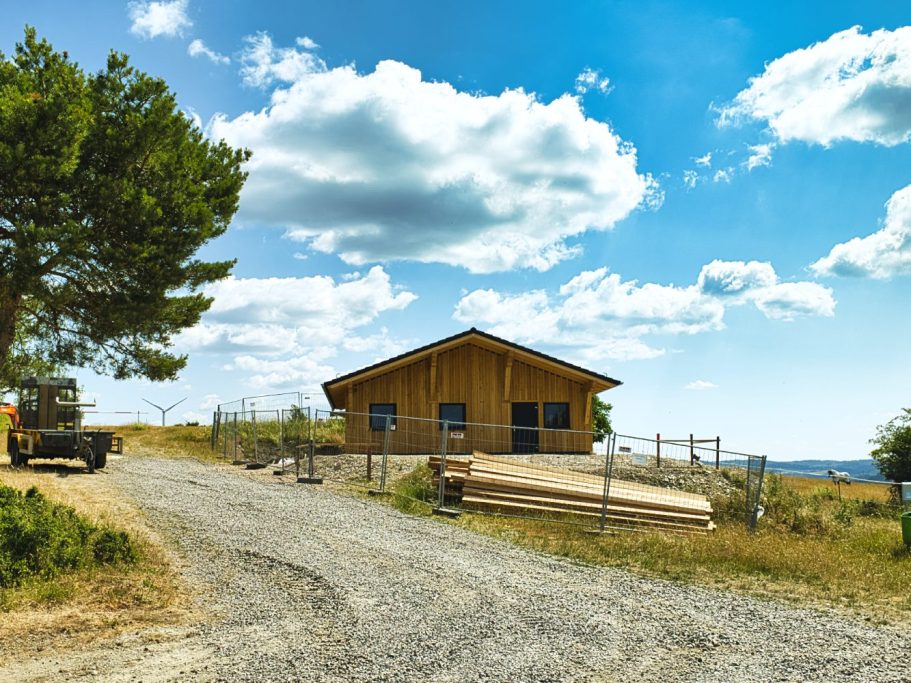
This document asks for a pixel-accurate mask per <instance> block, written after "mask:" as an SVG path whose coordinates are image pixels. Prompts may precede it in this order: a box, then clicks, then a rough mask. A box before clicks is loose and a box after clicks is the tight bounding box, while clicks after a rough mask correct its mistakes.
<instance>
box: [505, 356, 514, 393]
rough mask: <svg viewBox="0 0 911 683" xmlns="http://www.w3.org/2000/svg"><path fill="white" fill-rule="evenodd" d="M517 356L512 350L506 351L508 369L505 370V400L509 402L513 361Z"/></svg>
mask: <svg viewBox="0 0 911 683" xmlns="http://www.w3.org/2000/svg"><path fill="white" fill-rule="evenodd" d="M514 358H515V356H514V355H513V352H512V351H508V352H507V353H506V369H505V370H504V372H503V402H504V403H509V398H510V390H511V389H512V362H513V359H514Z"/></svg>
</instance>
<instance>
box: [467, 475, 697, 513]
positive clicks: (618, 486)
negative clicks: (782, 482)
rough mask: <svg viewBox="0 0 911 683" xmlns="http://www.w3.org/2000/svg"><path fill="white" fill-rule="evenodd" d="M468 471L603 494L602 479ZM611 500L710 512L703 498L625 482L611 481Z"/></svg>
mask: <svg viewBox="0 0 911 683" xmlns="http://www.w3.org/2000/svg"><path fill="white" fill-rule="evenodd" d="M469 472H470V473H471V474H472V475H477V476H488V475H489V476H499V477H508V478H509V480H510V481H514V482H516V483H517V484H519V483H520V482H526V483H540V484H545V485H554V486H560V487H562V488H565V489H566V490H567V492H575V493H580V494H582V495H584V496H586V497H595V498H598V499H600V498H601V497H602V496H603V495H604V482H603V480H602V481H600V482H598V483H597V484H593V483H589V482H584V481H577V480H575V479H573V478H571V477H567V478H559V477H557V476H555V475H549V476H542V475H540V474H534V473H531V474H529V473H526V472H522V471H519V470H514V471H512V470H510V471H507V470H502V469H496V468H490V467H485V466H483V465H479V464H475V465H473V466H472V467H471V469H470V470H469ZM610 493H611V498H613V497H614V496H615V495H616V496H619V497H624V498H630V499H635V500H639V501H643V503H657V504H661V505H672V506H674V507H681V508H688V509H692V510H698V511H701V512H711V510H712V508H711V504H710V503H709V502H708V500H707V499H705V498H702V499H701V500H700V499H692V498H690V497H688V496H682V495H676V494H677V492H676V491H674V490H673V489H662V488H658V487H646V488H643V487H639V486H638V485H636V484H630V483H628V482H621V481H618V480H612V481H611V487H610Z"/></svg>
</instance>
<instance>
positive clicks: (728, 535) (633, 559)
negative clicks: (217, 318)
mask: <svg viewBox="0 0 911 683" xmlns="http://www.w3.org/2000/svg"><path fill="white" fill-rule="evenodd" d="M810 481H813V485H809V484H807V480H805V479H800V478H783V477H780V476H771V477H769V479H768V480H767V486H766V488H765V496H764V501H763V502H764V505H765V507H766V510H767V513H766V516H765V518H763V519H762V520H761V521H760V526H759V529H758V530H757V531H756V532H755V533H751V532H750V531H748V530H747V529H746V528H745V527H744V525H743V523H742V522H739V521H734V520H731V519H723V518H722V519H720V520H719V527H718V529H717V530H716V531H715V532H714V533H711V534H708V535H689V536H679V535H670V534H662V533H654V532H624V533H618V534H605V535H599V534H592V533H590V532H588V531H586V529H584V528H582V527H579V526H574V525H567V524H554V523H552V522H547V521H542V520H534V519H516V518H511V517H498V516H493V515H484V514H463V515H462V516H461V517H460V518H459V519H457V520H444V519H443V518H439V517H435V518H434V519H437V520H440V521H441V523H446V524H453V525H455V526H459V527H462V528H466V529H471V530H473V531H476V532H480V533H483V534H486V535H488V536H493V537H496V538H500V539H504V540H507V541H509V542H511V543H515V544H517V545H519V546H522V547H525V548H529V549H532V550H536V551H541V552H545V553H549V554H552V555H558V556H561V557H566V558H569V559H571V560H574V561H578V562H582V563H585V564H590V565H601V566H610V567H622V568H625V569H631V570H633V571H636V572H638V573H641V574H644V575H648V576H654V577H660V578H664V579H670V580H676V581H685V582H689V583H697V584H702V585H707V586H712V587H718V588H726V589H735V590H741V591H745V592H748V593H751V594H753V595H759V596H764V597H774V598H778V599H784V600H787V601H791V602H797V603H802V604H813V605H819V606H826V607H835V608H840V609H845V608H846V609H848V610H849V611H852V612H854V613H856V614H859V615H861V616H863V617H865V618H866V619H868V620H871V621H876V622H881V623H889V622H905V623H907V622H908V621H911V591H909V589H908V585H909V584H908V577H909V576H911V551H909V549H908V548H906V547H905V546H904V545H903V544H902V541H901V529H900V526H899V522H898V518H897V517H898V514H899V510H898V509H896V508H895V507H894V506H892V505H890V504H889V503H888V492H887V491H886V487H885V486H875V485H870V486H871V488H870V489H869V490H866V491H865V490H864V489H862V487H855V488H852V489H851V494H850V495H849V496H846V494H845V488H847V487H843V489H842V498H843V500H839V499H838V495H837V492H836V491H835V489H834V488H833V487H832V485H831V484H830V485H828V486H827V485H826V483H825V482H820V481H819V480H810ZM435 499H436V492H435V490H434V489H433V485H432V482H431V473H430V470H429V468H427V466H426V465H421V466H419V467H418V468H416V469H415V470H414V471H413V472H411V473H410V474H409V475H407V476H406V477H404V478H403V479H401V480H400V481H398V482H397V483H396V484H395V485H394V487H393V495H392V496H391V497H390V498H389V499H388V500H389V501H390V503H391V504H392V505H393V506H394V507H396V508H397V509H399V510H402V511H403V512H407V513H409V514H417V515H426V516H429V515H430V509H431V506H432V501H435Z"/></svg>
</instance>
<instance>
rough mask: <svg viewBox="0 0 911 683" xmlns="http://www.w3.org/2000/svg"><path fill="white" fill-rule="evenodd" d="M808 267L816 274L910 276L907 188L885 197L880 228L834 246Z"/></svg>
mask: <svg viewBox="0 0 911 683" xmlns="http://www.w3.org/2000/svg"><path fill="white" fill-rule="evenodd" d="M810 268H811V269H812V270H813V272H815V273H816V274H817V275H843V276H857V277H872V278H877V279H886V278H890V277H894V276H898V275H911V185H909V186H908V187H905V188H902V189H901V190H898V191H897V192H896V193H895V194H893V195H892V197H890V198H889V201H888V202H887V203H886V218H885V221H884V225H883V227H882V228H881V229H879V230H877V231H876V232H874V233H873V234H871V235H867V236H866V237H855V238H853V239H851V240H849V241H847V242H843V243H841V244H836V245H835V246H834V247H832V250H831V251H830V252H829V254H828V255H827V256H824V257H823V258H821V259H819V260H818V261H816V263H813V264H812V265H811V266H810Z"/></svg>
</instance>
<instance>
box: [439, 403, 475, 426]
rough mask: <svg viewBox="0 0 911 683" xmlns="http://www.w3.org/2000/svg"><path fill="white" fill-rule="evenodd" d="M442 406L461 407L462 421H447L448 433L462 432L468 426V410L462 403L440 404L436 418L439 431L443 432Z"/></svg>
mask: <svg viewBox="0 0 911 683" xmlns="http://www.w3.org/2000/svg"><path fill="white" fill-rule="evenodd" d="M443 406H461V407H462V421H461V422H455V421H453V420H450V421H449V431H450V432H452V431H458V432H463V431H465V429H466V428H467V425H468V422H467V420H468V410H467V409H466V407H465V404H464V403H440V405H439V406H438V407H437V417H438V418H439V419H440V431H442V430H443Z"/></svg>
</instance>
